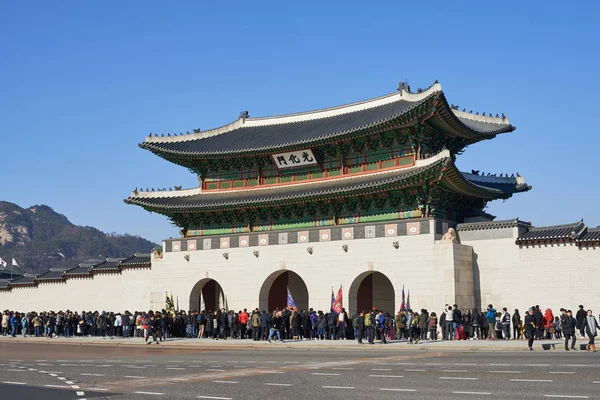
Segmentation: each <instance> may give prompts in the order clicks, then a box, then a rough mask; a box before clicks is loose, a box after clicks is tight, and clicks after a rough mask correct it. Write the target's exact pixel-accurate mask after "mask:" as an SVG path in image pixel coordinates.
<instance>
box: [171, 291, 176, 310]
mask: <svg viewBox="0 0 600 400" xmlns="http://www.w3.org/2000/svg"><path fill="white" fill-rule="evenodd" d="M171 307H173V311H175V302H174V301H173V292H171Z"/></svg>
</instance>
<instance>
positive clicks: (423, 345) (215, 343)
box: [0, 336, 587, 352]
mask: <svg viewBox="0 0 600 400" xmlns="http://www.w3.org/2000/svg"><path fill="white" fill-rule="evenodd" d="M8 342H10V343H48V344H72V345H75V346H82V345H88V346H115V347H118V346H127V347H144V346H145V347H150V346H153V347H156V345H146V344H144V339H142V338H115V339H110V338H109V337H106V338H104V339H103V338H98V337H84V338H80V337H72V338H64V337H59V338H54V339H47V338H34V337H33V338H32V337H29V338H23V337H22V336H17V337H15V338H12V337H10V336H0V343H8ZM580 343H587V340H582V341H578V344H577V348H578V349H579V344H580ZM548 344H549V345H551V346H550V349H552V345H554V347H555V350H563V351H564V347H563V346H564V342H563V341H561V340H540V341H536V342H535V343H534V349H535V350H543V349H542V345H548ZM160 346H161V347H163V348H171V349H195V350H199V349H207V350H230V349H239V350H242V349H248V350H262V349H280V348H289V349H304V350H318V349H341V350H353V351H356V350H365V351H367V350H369V351H370V350H387V351H393V350H402V351H406V350H409V351H411V350H420V351H485V352H506V351H526V350H527V341H526V340H493V341H492V340H459V341H454V340H452V341H427V340H426V341H421V342H419V344H416V345H415V344H408V343H407V342H406V341H404V340H403V341H389V342H388V344H386V345H383V344H381V343H380V342H379V341H377V342H375V345H368V344H366V343H363V344H358V343H357V342H356V341H355V340H287V341H285V342H283V343H275V342H273V343H269V342H263V341H253V340H251V339H244V340H239V339H227V340H213V339H183V338H174V339H168V340H166V341H164V342H160Z"/></svg>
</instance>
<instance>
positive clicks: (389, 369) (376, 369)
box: [371, 368, 392, 371]
mask: <svg viewBox="0 0 600 400" xmlns="http://www.w3.org/2000/svg"><path fill="white" fill-rule="evenodd" d="M391 370H392V369H391V368H371V371H391Z"/></svg>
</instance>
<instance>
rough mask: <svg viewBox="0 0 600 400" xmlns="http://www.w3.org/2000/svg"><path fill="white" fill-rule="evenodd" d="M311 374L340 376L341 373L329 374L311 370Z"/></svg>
mask: <svg viewBox="0 0 600 400" xmlns="http://www.w3.org/2000/svg"><path fill="white" fill-rule="evenodd" d="M310 374H311V375H323V376H340V375H341V374H329V373H326V372H311V373H310Z"/></svg>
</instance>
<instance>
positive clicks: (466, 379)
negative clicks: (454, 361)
mask: <svg viewBox="0 0 600 400" xmlns="http://www.w3.org/2000/svg"><path fill="white" fill-rule="evenodd" d="M440 379H446V380H450V379H452V380H461V381H476V380H478V379H479V378H466V377H459V376H440Z"/></svg>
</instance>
